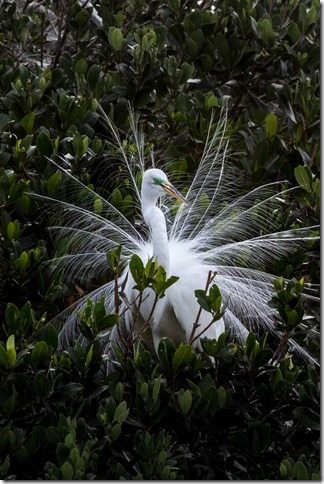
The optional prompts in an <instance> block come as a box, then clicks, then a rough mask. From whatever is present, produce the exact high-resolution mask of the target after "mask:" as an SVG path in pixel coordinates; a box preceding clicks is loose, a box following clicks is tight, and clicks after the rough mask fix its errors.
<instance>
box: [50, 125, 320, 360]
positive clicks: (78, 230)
mask: <svg viewBox="0 0 324 484" xmlns="http://www.w3.org/2000/svg"><path fill="white" fill-rule="evenodd" d="M106 120H107V123H108V125H109V128H110V131H111V133H112V135H113V137H114V139H115V142H116V145H117V147H118V149H119V153H120V161H119V163H120V172H121V173H122V176H124V177H125V178H127V187H128V188H127V189H128V191H129V192H130V193H131V194H132V197H133V198H132V202H133V203H134V205H135V207H136V209H137V211H138V213H140V211H141V212H142V216H143V219H144V222H145V224H146V225H145V226H142V227H141V230H140V231H139V230H138V229H137V227H135V225H133V224H132V223H131V222H130V221H129V220H128V219H127V218H126V217H125V216H124V215H123V213H122V212H121V211H119V210H118V209H117V208H116V207H115V206H113V205H112V204H111V203H110V202H109V201H107V200H106V199H105V198H104V197H102V196H100V195H99V194H98V193H95V192H94V191H93V190H92V189H91V188H90V187H87V186H85V185H83V184H82V183H81V182H80V181H78V180H77V179H76V178H74V176H73V175H72V174H71V171H70V170H69V169H65V168H62V167H61V168H60V169H61V170H62V171H63V172H65V174H66V175H67V177H68V181H69V183H72V185H73V186H72V188H73V189H72V192H73V196H74V200H77V202H73V203H72V202H71V203H69V202H67V201H61V200H59V199H50V198H48V199H47V201H48V202H49V203H52V204H54V206H55V207H56V208H59V210H60V212H59V221H60V224H59V225H56V226H54V227H52V228H51V230H52V231H54V232H56V233H57V235H58V239H59V240H61V241H62V243H63V244H64V246H65V247H66V241H67V239H68V240H69V241H70V242H69V245H70V248H69V253H68V254H66V253H64V254H63V255H62V256H59V255H58V256H57V257H56V259H55V261H54V262H55V267H56V268H61V267H64V268H65V273H66V274H67V275H68V276H69V278H70V280H71V282H72V281H76V280H77V281H83V283H85V282H86V281H87V280H88V279H90V280H91V278H93V277H95V276H98V274H104V273H105V272H106V271H107V259H106V256H107V252H108V251H109V250H111V249H116V248H117V247H118V246H119V245H122V247H123V252H122V262H123V263H124V265H125V271H124V273H123V274H122V275H121V276H120V280H119V282H120V284H122V283H123V282H124V281H125V278H126V275H127V274H128V263H129V260H130V258H131V256H132V255H133V254H138V255H139V256H140V257H141V259H142V260H143V262H144V263H145V262H146V261H147V260H148V258H149V257H152V256H155V257H157V259H158V262H159V263H160V264H161V265H163V266H164V268H165V269H166V271H167V273H168V274H169V275H173V276H178V277H179V279H178V281H177V282H176V283H175V284H173V285H172V286H171V287H170V288H169V289H168V290H167V291H166V295H165V297H164V298H163V299H161V300H160V301H159V303H158V304H157V306H156V308H155V311H154V314H153V316H152V319H151V321H150V326H151V330H152V337H153V343H154V348H155V349H156V348H157V345H158V343H159V341H160V339H161V338H162V337H163V336H168V337H169V338H171V339H173V340H174V341H175V342H176V343H179V342H181V341H183V342H188V338H189V335H190V332H191V330H192V325H193V323H194V320H195V318H196V315H197V311H198V309H199V306H198V303H197V300H196V297H195V295H194V291H195V290H196V289H204V287H205V284H206V279H207V276H208V273H209V271H210V270H211V271H213V272H215V273H216V274H217V275H216V279H215V282H216V283H217V285H218V287H219V289H220V291H221V294H222V297H223V299H224V300H225V301H227V309H226V311H225V313H224V316H223V318H222V319H220V320H218V321H216V322H215V324H213V325H211V326H210V327H208V329H207V331H206V334H205V335H204V336H207V337H209V338H215V337H218V335H219V334H220V333H221V332H223V331H224V328H225V327H226V328H229V330H230V332H231V333H232V334H233V335H234V336H235V337H239V338H240V339H243V340H244V339H245V338H246V336H247V334H248V332H249V330H251V329H253V328H262V329H263V330H265V331H270V332H275V317H276V312H275V310H274V309H272V308H271V307H270V306H269V305H268V301H269V300H270V299H271V298H272V296H273V295H274V290H273V284H272V279H273V276H272V275H271V273H268V272H267V270H266V268H267V267H268V266H269V267H270V266H271V265H273V263H274V262H275V261H278V260H280V259H282V258H283V257H288V256H289V255H291V254H293V253H294V252H295V251H296V250H299V249H301V248H303V247H305V246H306V244H307V243H308V242H309V241H314V240H315V239H316V238H317V236H316V234H315V235H314V233H315V228H314V227H305V228H304V227H301V228H296V229H287V230H282V227H281V226H280V223H281V221H280V220H278V217H276V213H277V212H276V211H277V209H278V207H279V206H280V204H281V203H282V200H283V197H285V196H287V194H288V192H289V191H290V190H292V189H288V190H285V191H284V192H281V194H280V195H278V193H277V190H276V188H277V186H278V184H277V183H269V184H266V185H263V186H260V187H258V188H255V189H254V190H252V191H250V192H248V193H245V194H243V195H240V196H238V192H239V190H238V180H239V178H237V174H236V173H234V172H233V169H232V168H230V169H228V168H229V167H228V165H227V164H226V161H227V158H228V153H227V145H228V142H227V140H226V136H225V131H226V116H224V117H223V118H222V119H221V121H220V122H219V123H218V126H217V129H216V130H215V131H214V132H213V133H211V131H209V132H208V136H207V141H206V145H205V148H204V151H203V154H202V158H201V161H200V163H199V166H198V169H197V172H196V174H195V176H194V178H193V181H192V183H191V185H190V187H189V189H188V191H187V193H186V196H185V199H184V198H183V196H182V195H181V194H180V192H179V191H178V190H176V189H175V188H174V187H173V186H172V185H171V184H170V182H169V181H168V178H167V176H166V174H165V173H164V172H163V171H162V170H160V169H157V168H155V167H154V163H153V160H154V157H153V155H152V152H150V156H151V160H150V164H151V166H152V165H153V168H151V169H147V165H148V162H147V159H146V156H147V155H146V151H145V148H144V141H143V137H142V135H141V134H140V133H139V131H138V129H137V123H136V120H135V118H134V117H131V125H132V131H133V137H132V141H131V149H128V148H127V146H128V145H127V141H126V142H125V141H122V140H121V139H120V136H119V133H118V132H117V130H116V129H115V127H114V125H113V123H112V122H111V121H110V119H109V118H108V117H106ZM210 126H212V123H211V125H210ZM210 130H211V128H210ZM141 178H142V189H141V190H140V181H141ZM78 194H79V195H80V196H79V197H78ZM165 194H169V195H171V196H172V197H164V195H165ZM173 197H176V198H177V199H179V200H180V201H181V202H185V203H181V204H180V206H178V207H177V210H175V207H174V198H173ZM158 203H162V204H163V205H162V209H161V208H159V207H158V205H157V204H158ZM65 252H66V248H65ZM133 286H134V284H133V281H132V279H131V277H130V276H128V281H127V283H126V286H125V288H124V291H125V293H126V296H127V299H128V301H134V300H136V297H134V289H133ZM114 291H115V282H114V281H111V282H108V283H106V284H103V285H102V286H100V287H99V288H97V289H95V290H94V291H92V292H91V293H90V294H88V295H87V296H86V297H87V298H90V299H91V300H93V301H95V300H98V299H99V298H100V297H101V296H104V297H105V304H106V309H107V311H108V312H113V311H114ZM309 297H312V296H309ZM85 304H86V299H85V298H83V299H81V300H80V301H79V302H78V303H77V304H76V306H75V307H74V308H73V309H72V310H68V316H67V318H66V322H65V324H64V326H63V329H62V331H61V333H60V345H61V348H67V347H69V346H71V345H72V346H73V345H74V342H75V339H76V338H82V336H80V332H79V330H78V316H77V313H78V312H80V311H81V310H82V308H84V307H85ZM151 305H152V298H150V297H149V296H148V297H146V298H145V301H144V303H143V304H142V305H141V308H140V312H141V314H140V315H139V316H140V317H141V318H142V319H143V320H145V319H146V318H147V316H148V314H149V312H150V309H151ZM74 309H76V310H77V311H74ZM126 314H127V311H126ZM126 322H127V318H126ZM209 322H210V315H209V314H208V313H206V312H204V311H203V312H202V314H201V319H200V321H199V323H200V324H201V327H202V328H206V327H207V326H208V324H209ZM115 336H116V334H115ZM148 344H149V346H151V347H152V341H151V342H148ZM195 344H196V345H197V346H199V341H198V340H197V341H196V343H195ZM291 345H292V346H295V347H297V349H298V350H299V351H300V352H303V351H304V350H303V349H302V348H301V347H299V346H298V345H297V344H296V343H295V342H294V341H292V342H291ZM110 347H111V342H110V339H109V338H107V344H106V347H105V348H104V351H107V352H109V350H110Z"/></svg>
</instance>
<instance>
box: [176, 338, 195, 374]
mask: <svg viewBox="0 0 324 484" xmlns="http://www.w3.org/2000/svg"><path fill="white" fill-rule="evenodd" d="M192 357H193V352H192V348H191V345H185V344H181V345H180V346H179V347H178V348H177V349H176V352H175V353H174V355H173V358H172V370H173V372H174V373H176V372H177V371H178V369H179V367H180V366H181V365H185V364H187V363H189V362H190V361H191V359H192Z"/></svg>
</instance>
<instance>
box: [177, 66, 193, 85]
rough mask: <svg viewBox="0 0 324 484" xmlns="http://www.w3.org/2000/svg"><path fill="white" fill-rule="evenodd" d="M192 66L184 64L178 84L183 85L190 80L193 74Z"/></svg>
mask: <svg viewBox="0 0 324 484" xmlns="http://www.w3.org/2000/svg"><path fill="white" fill-rule="evenodd" d="M194 70H195V68H194V66H193V65H192V64H189V63H188V62H184V63H183V64H182V66H181V75H180V84H184V83H185V82H187V81H188V79H190V78H191V77H192V75H193V73H194Z"/></svg>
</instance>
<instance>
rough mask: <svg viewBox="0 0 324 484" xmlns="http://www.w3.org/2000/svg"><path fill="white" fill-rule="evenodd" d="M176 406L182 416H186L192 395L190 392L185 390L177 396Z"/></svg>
mask: <svg viewBox="0 0 324 484" xmlns="http://www.w3.org/2000/svg"><path fill="white" fill-rule="evenodd" d="M178 404H179V407H180V410H181V412H182V414H183V415H187V414H188V412H189V410H190V409H191V405H192V395H191V392H190V390H185V391H184V392H183V393H179V395H178Z"/></svg>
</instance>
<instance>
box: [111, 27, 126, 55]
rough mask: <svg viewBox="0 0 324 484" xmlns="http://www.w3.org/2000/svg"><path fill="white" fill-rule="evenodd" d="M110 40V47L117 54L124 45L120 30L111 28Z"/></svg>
mask: <svg viewBox="0 0 324 484" xmlns="http://www.w3.org/2000/svg"><path fill="white" fill-rule="evenodd" d="M108 40H109V43H110V45H111V46H112V48H113V49H114V50H116V51H117V52H118V51H120V50H121V49H122V47H123V45H124V37H123V34H122V31H121V30H120V29H116V28H115V27H109V31H108Z"/></svg>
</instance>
